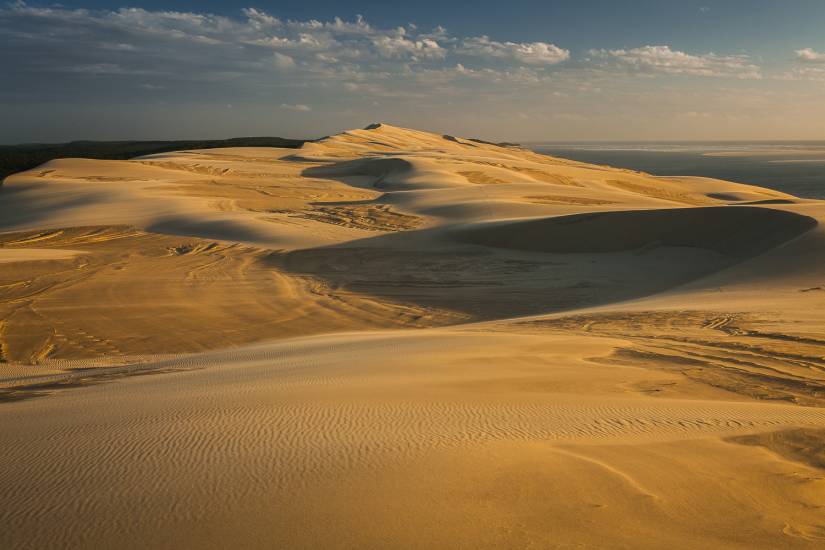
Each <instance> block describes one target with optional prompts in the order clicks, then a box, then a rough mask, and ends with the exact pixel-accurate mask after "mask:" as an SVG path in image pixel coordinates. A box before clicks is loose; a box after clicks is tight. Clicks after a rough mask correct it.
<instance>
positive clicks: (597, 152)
mask: <svg viewBox="0 0 825 550" xmlns="http://www.w3.org/2000/svg"><path fill="white" fill-rule="evenodd" d="M524 145H525V146H527V147H529V148H531V149H533V150H534V151H536V152H538V153H543V154H546V155H552V156H555V157H563V158H568V159H572V160H577V161H581V162H588V163H592V164H607V165H610V166H616V167H620V168H630V169H633V170H640V171H642V172H647V173H650V174H655V175H658V176H705V177H711V178H718V179H722V180H727V181H735V182H739V183H749V184H753V185H759V186H762V187H769V188H771V189H776V190H778V191H782V192H784V193H789V194H791V195H795V196H797V197H803V198H810V199H825V141H777V142H768V141H740V142H733V141H716V142H714V141H708V142H695V141H694V142H593V141H589V142H541V143H525V144H524Z"/></svg>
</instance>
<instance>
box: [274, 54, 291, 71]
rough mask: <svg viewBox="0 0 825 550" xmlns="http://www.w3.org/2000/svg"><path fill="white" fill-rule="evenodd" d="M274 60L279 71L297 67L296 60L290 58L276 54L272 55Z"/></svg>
mask: <svg viewBox="0 0 825 550" xmlns="http://www.w3.org/2000/svg"><path fill="white" fill-rule="evenodd" d="M272 60H273V63H274V64H275V66H276V67H278V68H279V69H291V68H292V67H294V66H295V60H294V59H292V58H291V57H290V56H288V55H285V54H282V53H279V52H275V53H274V54H272Z"/></svg>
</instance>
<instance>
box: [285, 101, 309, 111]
mask: <svg viewBox="0 0 825 550" xmlns="http://www.w3.org/2000/svg"><path fill="white" fill-rule="evenodd" d="M281 109H286V110H287V111H297V112H300V113H308V112H310V111H311V110H312V107H310V106H309V105H304V104H303V103H297V104H295V105H290V104H288V103H281Z"/></svg>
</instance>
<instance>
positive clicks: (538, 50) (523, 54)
mask: <svg viewBox="0 0 825 550" xmlns="http://www.w3.org/2000/svg"><path fill="white" fill-rule="evenodd" d="M456 52H457V53H459V54H463V55H467V56H473V57H481V58H486V59H504V60H511V61H516V62H518V63H524V64H527V65H555V64H557V63H561V62H562V61H566V60H567V59H569V58H570V51H568V50H565V49H562V48H559V47H558V46H556V45H554V44H548V43H546V42H497V41H495V40H491V39H490V37H488V36H475V37H471V38H466V39H464V40H463V41H462V42H461V46H459V47H458V48H457V49H456Z"/></svg>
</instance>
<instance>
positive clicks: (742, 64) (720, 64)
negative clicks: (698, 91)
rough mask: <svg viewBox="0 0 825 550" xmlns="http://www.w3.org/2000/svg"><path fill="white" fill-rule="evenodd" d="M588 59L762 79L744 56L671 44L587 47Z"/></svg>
mask: <svg viewBox="0 0 825 550" xmlns="http://www.w3.org/2000/svg"><path fill="white" fill-rule="evenodd" d="M589 55H590V59H591V60H592V61H594V62H596V63H597V64H598V63H599V62H600V63H601V67H602V68H611V67H612V68H619V69H623V70H627V71H631V72H638V73H647V74H668V75H688V76H715V77H731V78H740V79H758V78H761V72H760V69H759V67H758V66H756V65H754V64H753V63H751V61H750V58H749V57H748V56H746V55H717V54H714V53H707V54H702V55H694V54H689V53H685V52H680V51H678V50H672V49H670V46H644V47H641V48H633V49H630V50H624V49H621V50H604V49H600V50H590V52H589Z"/></svg>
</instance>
